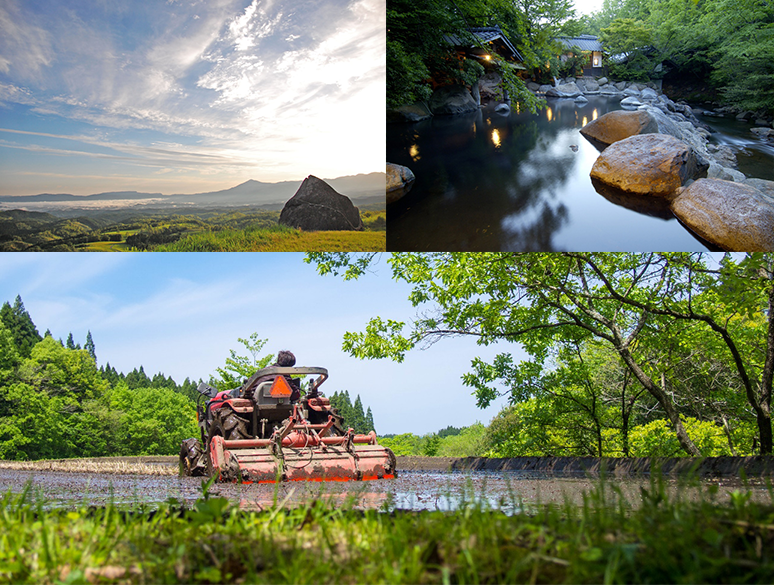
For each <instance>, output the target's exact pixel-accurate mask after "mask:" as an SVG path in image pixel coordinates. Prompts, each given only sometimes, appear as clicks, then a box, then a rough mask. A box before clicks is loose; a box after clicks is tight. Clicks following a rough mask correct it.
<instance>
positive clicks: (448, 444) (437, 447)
mask: <svg viewBox="0 0 774 585" xmlns="http://www.w3.org/2000/svg"><path fill="white" fill-rule="evenodd" d="M450 428H454V427H447V429H444V430H442V431H439V432H438V433H429V434H427V435H423V436H421V437H420V436H417V435H415V434H413V433H404V434H402V435H387V436H383V437H380V438H379V444H380V445H383V446H385V447H388V448H389V449H392V451H393V453H395V454H396V455H407V456H427V457H481V456H483V455H484V452H485V451H486V448H487V445H486V432H487V428H486V427H485V426H484V425H482V424H481V423H475V424H474V425H471V426H469V427H463V428H462V429H455V430H456V432H453V433H449V432H444V431H448V429H450Z"/></svg>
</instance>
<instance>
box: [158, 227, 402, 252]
mask: <svg viewBox="0 0 774 585" xmlns="http://www.w3.org/2000/svg"><path fill="white" fill-rule="evenodd" d="M386 247H387V232H386V231H363V232H352V231H324V232H303V231H300V230H294V229H290V228H287V227H284V226H274V227H270V228H258V229H253V228H248V229H242V230H230V229H227V230H221V231H218V232H211V233H202V234H196V235H192V236H187V237H185V238H183V239H181V240H178V241H177V242H173V243H171V244H163V245H160V246H155V247H154V248H153V251H154V252H326V251H330V252H337V251H342V252H371V251H381V250H384V249H386Z"/></svg>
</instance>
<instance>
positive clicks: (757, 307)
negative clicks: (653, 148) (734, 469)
mask: <svg viewBox="0 0 774 585" xmlns="http://www.w3.org/2000/svg"><path fill="white" fill-rule="evenodd" d="M307 260H308V261H310V262H315V263H317V265H318V271H319V272H321V273H323V274H327V273H332V274H340V275H343V276H344V277H345V278H357V277H358V276H360V275H361V274H363V273H364V272H365V271H366V270H368V269H369V267H370V265H371V263H372V262H373V260H374V256H373V255H365V256H364V255H347V254H337V253H311V254H309V255H308V257H307ZM388 264H389V265H390V269H391V273H392V277H393V278H395V279H396V280H400V281H404V282H406V283H408V284H409V285H410V286H411V287H412V290H411V292H410V294H409V300H410V301H411V303H412V304H413V305H414V306H416V307H419V306H421V307H422V315H423V316H422V317H419V318H417V319H415V320H414V321H412V322H410V323H405V322H400V321H395V320H392V319H385V318H382V317H380V316H376V317H374V318H372V319H371V320H370V321H369V322H368V323H367V324H366V326H365V329H364V330H363V331H356V332H348V333H346V334H345V336H344V349H345V351H348V352H349V353H350V354H351V355H353V356H356V357H360V358H363V359H379V358H389V359H393V360H396V361H402V360H403V358H404V356H405V353H406V352H407V351H410V350H411V349H413V348H415V347H417V346H420V347H422V346H425V345H427V344H428V343H433V342H435V341H439V340H443V339H444V338H446V337H450V336H469V337H472V338H475V339H476V340H477V342H478V343H479V344H480V345H490V344H493V343H501V344H506V347H507V344H508V343H513V344H518V345H519V346H520V348H521V349H522V350H523V351H525V352H526V354H527V356H528V359H523V360H517V359H515V358H514V357H513V353H512V352H509V351H503V352H501V353H499V354H498V355H497V356H496V357H495V358H494V359H493V360H490V361H487V360H483V359H481V358H479V357H473V356H472V359H471V369H470V371H469V372H468V373H467V374H465V375H464V377H463V379H462V383H463V385H465V386H467V387H469V388H470V389H471V390H472V392H473V393H474V395H475V396H476V399H477V403H478V405H479V406H481V407H486V406H488V405H489V404H491V402H492V401H493V400H494V399H495V398H496V397H498V396H507V398H508V402H509V405H508V406H507V407H506V408H505V409H503V410H502V411H501V412H500V413H499V414H498V415H497V416H496V417H495V419H494V420H493V421H492V422H491V423H490V425H489V426H488V427H487V431H486V441H485V444H484V447H483V449H484V451H485V452H486V453H488V454H491V455H498V456H516V455H595V456H650V455H694V456H699V455H705V456H706V455H749V454H753V453H760V454H762V455H770V454H771V453H772V426H771V393H772V379H773V378H774V254H770V253H757V254H724V255H711V254H701V253H697V254H685V253H652V254H605V253H552V254H536V253H526V254H513V253H492V254H464V253H457V254H452V253H448V254H416V253H396V254H393V255H391V256H390V258H389V260H388Z"/></svg>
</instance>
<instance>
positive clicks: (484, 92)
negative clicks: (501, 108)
mask: <svg viewBox="0 0 774 585" xmlns="http://www.w3.org/2000/svg"><path fill="white" fill-rule="evenodd" d="M478 92H479V94H480V95H481V102H482V103H486V102H488V101H501V100H502V99H503V78H502V76H501V75H500V74H499V73H497V72H495V71H490V72H489V73H487V74H485V75H484V76H483V77H481V78H480V79H479V80H478Z"/></svg>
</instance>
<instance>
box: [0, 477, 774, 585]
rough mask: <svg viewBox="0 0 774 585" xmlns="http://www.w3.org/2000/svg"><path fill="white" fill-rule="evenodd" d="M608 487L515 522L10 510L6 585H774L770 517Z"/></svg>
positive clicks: (653, 491) (4, 539)
mask: <svg viewBox="0 0 774 585" xmlns="http://www.w3.org/2000/svg"><path fill="white" fill-rule="evenodd" d="M610 489H614V488H607V491H606V490H605V489H603V488H602V487H600V489H598V490H597V491H596V492H594V493H592V494H590V495H588V496H587V498H586V501H585V505H584V506H583V507H581V508H577V507H573V506H571V505H566V506H564V507H542V508H538V509H537V511H535V512H533V513H529V514H526V513H525V514H521V515H516V516H506V515H504V514H502V513H499V512H494V511H489V510H486V509H483V508H481V507H480V506H478V507H476V506H473V507H465V508H463V509H461V510H459V511H457V512H451V513H448V512H446V513H444V512H391V513H389V512H383V511H382V512H380V511H375V510H371V511H365V512H363V511H358V510H355V509H352V508H351V507H349V508H344V509H341V508H338V509H337V508H335V507H333V506H332V505H330V504H326V503H325V502H323V501H317V502H308V503H307V504H306V505H304V506H301V507H299V508H296V509H293V510H287V509H284V508H283V505H282V503H279V505H277V506H275V508H274V509H272V510H269V511H264V512H245V511H240V510H239V509H237V508H235V507H231V506H230V505H229V503H228V501H227V500H225V499H223V498H217V497H209V496H208V495H207V493H206V488H205V495H204V497H202V498H201V499H200V500H199V501H198V502H196V504H195V506H194V507H193V508H192V509H190V510H185V509H181V508H180V507H179V506H177V505H176V504H175V503H174V502H170V503H167V504H164V505H161V506H160V507H157V508H155V509H151V508H150V507H142V506H140V507H137V508H135V509H133V510H130V511H127V510H121V509H118V508H117V507H115V506H107V507H106V508H97V509H93V508H86V507H83V508H81V509H77V510H72V509H70V510H61V509H46V508H45V507H44V504H43V503H41V502H33V501H31V500H32V498H30V496H29V494H27V493H26V494H21V495H11V494H8V495H6V496H5V497H4V498H2V515H1V516H0V524H1V526H0V527H1V528H2V530H0V580H7V581H12V582H36V583H38V582H40V583H60V582H61V583H103V582H136V583H145V582H153V583H166V582H172V583H174V582H185V583H189V582H201V583H220V582H239V583H243V582H244V583H253V582H255V583H316V584H317V583H376V582H379V583H383V582H387V583H515V582H531V583H562V582H570V583H585V582H593V583H600V582H606V583H620V582H625V583H640V582H642V583H644V582H656V583H671V582H678V583H679V582H683V583H688V582H690V583H695V582H713V583H715V582H734V583H745V582H750V583H764V582H766V583H768V582H772V581H774V546H773V545H774V508H773V507H772V506H771V505H768V506H760V505H757V504H755V503H753V502H752V501H750V498H749V495H746V494H745V493H742V492H738V493H737V494H736V495H735V497H733V498H732V500H731V503H730V504H729V505H727V506H719V505H716V504H714V503H713V501H712V492H711V491H710V493H709V496H708V498H707V499H706V500H705V501H701V502H686V501H680V500H679V499H677V500H673V501H669V500H668V499H667V497H666V491H665V488H664V486H663V485H662V484H660V483H659V482H658V481H654V482H653V484H652V485H651V487H650V489H648V490H643V494H642V503H641V505H640V506H639V507H637V508H636V509H635V508H630V507H629V506H627V505H626V504H625V503H622V502H619V504H618V505H617V506H616V507H611V506H608V505H606V502H605V499H606V498H607V497H608V496H606V495H605V494H606V493H607V494H610Z"/></svg>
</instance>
